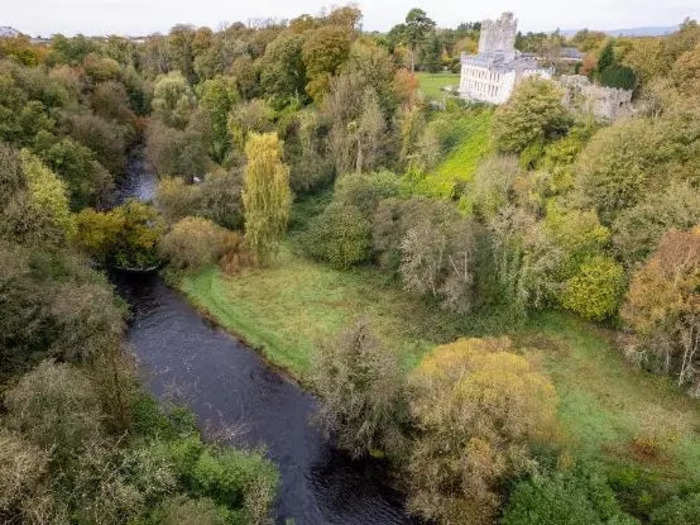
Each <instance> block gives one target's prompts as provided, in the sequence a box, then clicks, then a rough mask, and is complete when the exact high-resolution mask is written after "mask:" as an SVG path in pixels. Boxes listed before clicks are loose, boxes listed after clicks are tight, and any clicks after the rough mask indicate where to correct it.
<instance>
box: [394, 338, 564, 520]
mask: <svg viewBox="0 0 700 525" xmlns="http://www.w3.org/2000/svg"><path fill="white" fill-rule="evenodd" d="M410 380H411V385H412V388H413V390H412V391H413V398H412V401H411V404H410V408H411V414H412V416H413V418H414V420H415V424H416V429H417V435H416V441H415V444H414V447H413V452H412V454H411V458H410V460H409V464H408V467H407V468H408V474H409V484H410V493H409V494H410V496H409V507H410V508H411V509H413V510H414V511H416V512H418V513H420V514H421V515H422V516H423V517H424V518H426V519H429V520H437V521H440V522H443V523H459V522H461V521H462V520H463V519H464V517H465V516H469V519H470V522H471V523H488V522H490V521H491V519H492V518H493V516H494V515H495V512H496V510H497V508H498V506H499V503H500V496H499V494H498V490H497V488H498V486H499V484H500V483H501V482H502V481H504V480H505V479H507V478H508V477H510V476H512V475H514V474H516V473H518V472H522V471H523V470H526V469H527V466H528V465H529V464H531V463H530V459H529V452H528V445H529V443H531V442H533V441H537V440H540V439H544V438H545V437H546V436H551V432H552V431H553V429H554V426H555V421H556V404H557V397H556V392H555V390H554V386H553V385H552V384H551V382H550V381H549V380H548V379H547V378H546V377H545V376H543V375H542V374H540V373H539V372H538V371H537V370H535V369H534V367H533V366H532V365H531V364H530V363H529V362H528V361H527V360H526V359H525V358H523V357H521V356H519V355H516V354H514V353H513V351H512V347H511V343H510V340H509V339H508V338H507V337H503V338H499V339H460V340H458V341H456V342H454V343H450V344H446V345H442V346H438V347H437V348H435V349H434V350H433V351H432V352H431V353H430V354H428V355H427V356H426V357H424V358H423V360H422V361H421V363H420V365H419V366H418V367H417V368H416V369H415V370H414V371H413V372H412V374H411V378H410Z"/></svg>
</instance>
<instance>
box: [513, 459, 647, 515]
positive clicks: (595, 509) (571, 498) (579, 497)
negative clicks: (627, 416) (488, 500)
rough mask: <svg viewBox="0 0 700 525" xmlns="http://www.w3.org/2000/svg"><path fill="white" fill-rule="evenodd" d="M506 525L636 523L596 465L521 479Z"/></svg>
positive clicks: (515, 490)
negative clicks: (619, 502)
mask: <svg viewBox="0 0 700 525" xmlns="http://www.w3.org/2000/svg"><path fill="white" fill-rule="evenodd" d="M501 523H502V524H503V525H539V524H541V523H547V524H551V525H589V524H590V525H593V524H600V525H603V524H609V525H612V524H616V525H617V524H619V525H623V524H626V525H634V524H635V523H638V522H637V520H635V519H634V518H632V517H631V516H629V515H628V514H625V513H624V512H623V511H622V510H621V509H620V505H619V504H618V502H617V501H616V500H615V493H614V492H613V490H612V489H611V488H610V486H609V485H608V483H607V480H606V479H605V476H604V475H603V474H602V473H601V472H600V471H599V470H597V469H596V468H595V467H594V466H593V465H580V464H579V465H576V467H574V468H573V469H572V470H568V471H564V472H555V473H552V474H547V475H545V476H533V477H532V478H530V479H528V480H525V481H520V482H519V483H517V485H516V486H515V489H514V490H513V492H512V493H511V495H510V499H509V501H508V506H507V507H506V509H505V511H504V514H503V518H502V519H501Z"/></svg>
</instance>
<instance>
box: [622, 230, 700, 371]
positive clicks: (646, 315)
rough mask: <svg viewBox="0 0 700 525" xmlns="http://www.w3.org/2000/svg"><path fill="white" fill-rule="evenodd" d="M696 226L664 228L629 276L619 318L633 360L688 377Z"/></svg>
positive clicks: (699, 323) (696, 361) (699, 363)
mask: <svg viewBox="0 0 700 525" xmlns="http://www.w3.org/2000/svg"><path fill="white" fill-rule="evenodd" d="M699 287H700V229H699V228H698V227H696V228H694V229H692V230H690V231H687V232H681V231H676V230H671V231H669V232H668V233H667V234H666V235H664V237H663V238H662V239H661V242H660V243H659V247H658V248H657V249H656V251H655V252H654V254H653V255H652V256H651V257H650V258H649V260H648V261H647V263H646V264H645V265H644V266H643V267H641V268H640V269H639V270H638V271H637V272H635V273H634V275H633V276H632V281H631V283H630V287H629V291H628V292H627V297H626V300H625V304H624V306H623V307H622V310H621V316H622V319H623V320H624V321H625V322H626V323H627V325H628V326H629V327H630V328H632V329H633V330H634V331H635V333H636V335H637V340H636V341H635V343H634V344H633V347H632V351H633V352H634V354H636V356H637V358H638V360H641V361H642V362H645V361H646V362H647V363H649V364H651V365H652V366H653V365H654V361H656V362H657V363H658V364H659V366H660V367H661V369H662V370H663V371H664V372H666V373H673V374H674V375H677V377H678V384H679V385H684V384H686V383H691V384H692V383H694V382H695V381H697V379H698V375H699V373H700V297H699V296H698V289H699Z"/></svg>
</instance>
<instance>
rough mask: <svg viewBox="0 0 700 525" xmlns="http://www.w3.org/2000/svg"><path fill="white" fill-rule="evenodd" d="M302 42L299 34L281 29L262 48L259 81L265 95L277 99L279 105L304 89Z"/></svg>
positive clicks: (302, 38)
mask: <svg viewBox="0 0 700 525" xmlns="http://www.w3.org/2000/svg"><path fill="white" fill-rule="evenodd" d="M304 45H305V39H304V37H303V36H301V35H297V34H293V33H281V34H280V35H279V36H278V37H277V38H276V39H275V40H273V41H272V42H270V44H269V45H268V46H267V47H266V48H265V55H263V57H262V58H261V59H260V63H261V64H260V68H261V69H260V83H261V84H262V87H263V89H264V90H265V92H266V93H267V94H268V95H271V96H273V97H276V98H277V99H278V103H279V104H280V106H282V105H284V103H286V102H287V101H288V100H289V99H290V98H291V97H295V96H296V97H298V96H300V95H302V94H303V93H304V87H305V86H306V71H305V65H304V59H303V57H302V46H304Z"/></svg>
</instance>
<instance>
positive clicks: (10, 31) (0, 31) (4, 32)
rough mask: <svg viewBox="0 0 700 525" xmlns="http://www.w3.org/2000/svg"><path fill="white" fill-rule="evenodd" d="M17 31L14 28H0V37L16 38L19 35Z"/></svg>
mask: <svg viewBox="0 0 700 525" xmlns="http://www.w3.org/2000/svg"><path fill="white" fill-rule="evenodd" d="M21 34H22V33H20V32H19V31H17V30H16V29H15V28H14V27H10V26H0V37H6V36H18V35H21Z"/></svg>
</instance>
